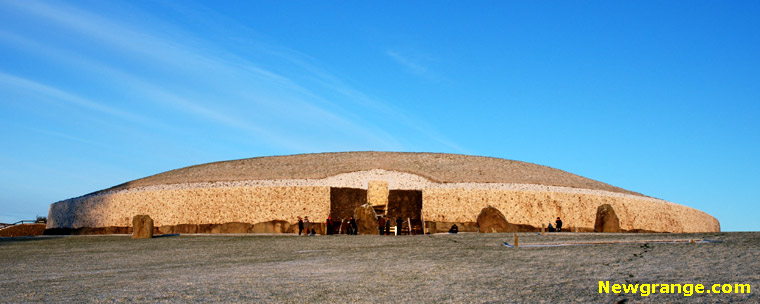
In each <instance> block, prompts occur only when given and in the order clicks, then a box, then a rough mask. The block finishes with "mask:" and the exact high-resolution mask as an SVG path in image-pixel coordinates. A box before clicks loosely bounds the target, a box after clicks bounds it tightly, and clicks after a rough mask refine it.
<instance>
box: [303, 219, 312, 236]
mask: <svg viewBox="0 0 760 304" xmlns="http://www.w3.org/2000/svg"><path fill="white" fill-rule="evenodd" d="M303 229H306V236H309V231H311V230H309V217H308V216H304V217H303Z"/></svg>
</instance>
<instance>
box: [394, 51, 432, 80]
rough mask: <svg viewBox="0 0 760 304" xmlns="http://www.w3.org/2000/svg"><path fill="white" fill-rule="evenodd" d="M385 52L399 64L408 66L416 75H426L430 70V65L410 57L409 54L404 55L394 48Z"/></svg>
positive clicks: (408, 69) (407, 68)
mask: <svg viewBox="0 0 760 304" xmlns="http://www.w3.org/2000/svg"><path fill="white" fill-rule="evenodd" d="M385 54H386V55H388V57H390V58H391V59H393V61H395V62H396V63H398V64H401V65H402V66H404V67H405V68H406V70H407V71H409V72H410V73H412V74H415V75H419V76H422V75H425V74H426V73H427V72H428V67H426V66H424V65H422V64H420V63H418V62H416V61H414V60H412V59H410V58H409V57H407V56H404V55H402V54H401V53H399V52H397V51H393V50H388V51H385Z"/></svg>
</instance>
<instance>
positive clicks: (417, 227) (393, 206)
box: [387, 190, 422, 234]
mask: <svg viewBox="0 0 760 304" xmlns="http://www.w3.org/2000/svg"><path fill="white" fill-rule="evenodd" d="M387 215H388V218H390V219H391V220H392V221H393V223H394V224H395V220H396V218H398V217H400V218H401V219H402V220H403V225H402V230H403V231H402V232H403V233H404V234H408V233H410V232H411V233H413V234H419V233H422V220H421V219H422V191H420V190H390V191H389V193H388V212H387ZM409 223H411V227H409Z"/></svg>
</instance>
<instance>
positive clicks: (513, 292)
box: [0, 232, 760, 303]
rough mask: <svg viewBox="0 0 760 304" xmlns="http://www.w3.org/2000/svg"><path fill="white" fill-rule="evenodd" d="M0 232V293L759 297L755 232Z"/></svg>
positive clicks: (98, 298) (184, 297)
mask: <svg viewBox="0 0 760 304" xmlns="http://www.w3.org/2000/svg"><path fill="white" fill-rule="evenodd" d="M518 235H519V236H520V244H530V243H573V242H597V241H632V240H641V241H646V240H649V241H651V240H663V239H701V238H704V239H710V240H717V241H721V242H720V243H707V244H662V243H653V242H648V243H637V244H599V245H578V246H556V247H532V248H508V247H506V246H504V245H503V243H504V242H505V241H506V242H509V243H512V242H513V235H512V234H477V233H463V234H459V235H448V234H444V235H432V236H399V237H388V236H316V237H295V236H289V235H272V236H262V235H181V236H164V237H158V238H153V239H144V240H132V239H130V238H129V236H114V235H111V236H67V237H28V238H0V275H1V277H2V281H0V299H2V300H1V301H2V302H6V303H25V302H55V303H72V302H109V303H121V302H149V303H163V302H182V303H185V302H204V303H205V302H225V303H229V302H289V303H291V302H360V303H368V302H386V303H399V302H401V303H407V302H423V303H439V302H449V303H473V302H474V303H483V302H492V303H493V302H510V303H514V302H518V303H565V302H584V303H586V302H591V303H619V302H621V301H622V302H628V303H635V302H653V303H661V302H679V303H681V302H704V303H715V302H743V303H759V302H760V297H758V293H760V289H758V288H760V284H758V283H760V262H759V261H758V260H759V258H760V232H745V233H709V234H594V233H577V234H574V233H556V234H551V235H545V236H539V235H537V234H533V233H520V234H518ZM607 280H608V281H610V282H611V283H612V284H616V283H621V284H623V283H679V284H689V283H693V284H704V285H706V286H708V287H707V288H708V289H709V287H710V286H711V285H712V284H715V283H721V284H723V283H731V284H734V283H740V284H751V293H750V294H694V295H692V296H690V297H685V296H683V295H665V294H653V295H650V296H648V297H642V296H641V295H638V294H636V295H631V294H619V295H616V294H600V293H599V281H607Z"/></svg>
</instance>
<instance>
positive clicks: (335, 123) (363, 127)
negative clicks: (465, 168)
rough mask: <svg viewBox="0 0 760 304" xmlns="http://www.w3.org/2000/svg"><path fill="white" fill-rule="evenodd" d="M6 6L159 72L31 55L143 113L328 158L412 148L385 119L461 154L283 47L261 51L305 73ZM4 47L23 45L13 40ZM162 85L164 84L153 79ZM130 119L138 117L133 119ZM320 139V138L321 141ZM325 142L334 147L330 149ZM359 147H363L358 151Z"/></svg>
mask: <svg viewBox="0 0 760 304" xmlns="http://www.w3.org/2000/svg"><path fill="white" fill-rule="evenodd" d="M4 5H6V6H10V7H13V8H15V9H16V10H19V11H21V12H23V13H24V14H26V15H29V16H35V17H36V18H41V19H43V20H44V22H46V23H50V24H51V25H54V26H56V27H60V28H61V29H65V30H67V31H70V32H71V33H73V34H74V35H76V36H79V37H85V38H87V39H91V40H93V41H96V42H97V44H99V45H103V46H104V47H106V48H107V49H108V52H111V53H113V54H116V55H117V56H121V57H123V58H125V59H127V60H139V62H142V63H147V62H152V63H154V65H153V66H152V67H149V68H150V69H154V70H155V72H153V73H151V74H149V75H147V76H149V77H145V76H146V75H145V74H144V73H145V72H142V71H141V72H137V71H134V70H132V69H130V68H128V67H124V66H113V63H99V62H97V59H93V58H87V57H84V56H83V55H80V54H77V53H76V52H68V53H67V52H66V50H57V49H55V46H53V45H48V44H45V45H35V43H27V47H29V48H30V49H33V50H35V51H37V52H41V53H48V54H47V55H46V57H48V58H49V57H57V60H58V61H60V62H68V63H69V64H71V65H74V66H76V67H77V68H81V69H84V70H87V71H89V72H91V73H95V74H98V75H102V76H103V78H104V79H110V80H111V81H112V83H119V84H120V85H121V86H122V87H123V88H124V89H126V90H128V92H129V94H130V95H133V96H138V97H139V99H138V100H136V101H135V102H136V103H133V104H132V106H133V107H137V104H138V103H139V104H142V106H149V107H155V105H163V106H164V107H169V108H172V109H175V110H176V111H177V112H178V113H187V114H190V115H192V116H194V117H197V118H200V119H202V120H204V121H206V122H208V123H213V124H216V125H219V126H224V127H226V128H229V129H234V130H238V131H241V132H245V133H248V134H250V135H252V136H254V138H256V139H257V140H260V141H263V142H267V143H270V144H272V145H277V146H280V147H282V148H285V149H287V150H291V151H313V150H320V149H322V148H324V147H327V146H333V147H336V146H341V145H342V144H341V142H351V143H357V142H358V143H360V145H359V146H364V145H361V143H362V142H363V143H365V145H368V146H371V147H374V148H379V149H403V146H404V143H403V142H402V141H401V140H399V139H398V138H397V137H398V134H396V135H394V134H391V133H389V132H388V131H387V130H385V129H384V128H383V127H382V126H380V125H378V122H379V121H383V119H382V117H383V116H388V117H394V119H396V120H398V121H400V123H402V124H405V125H406V126H408V129H410V130H414V131H415V132H420V133H422V134H425V135H426V136H427V137H429V138H432V139H434V140H436V141H438V142H440V143H442V144H443V145H446V146H449V147H452V148H454V149H456V150H458V151H461V149H460V148H459V147H457V146H456V145H455V144H453V143H452V142H451V141H450V140H447V139H446V138H445V137H444V136H442V135H440V134H436V132H435V131H434V128H432V127H430V126H429V125H427V124H425V123H424V122H422V121H421V120H420V119H419V118H410V117H409V114H407V113H404V111H402V110H400V109H398V108H396V107H393V106H391V105H389V104H388V103H385V102H382V101H379V100H378V99H376V98H372V97H368V96H367V95H366V94H364V93H362V92H360V91H358V90H356V89H354V88H352V87H351V86H350V85H347V84H346V83H345V81H343V80H341V79H340V78H338V77H335V76H334V75H332V74H331V73H329V72H328V71H327V69H324V68H320V67H318V65H316V64H314V63H313V62H315V60H313V58H309V56H308V55H305V54H302V53H300V52H297V51H294V50H290V49H287V48H285V47H281V46H266V43H264V44H262V45H264V46H262V47H261V48H260V49H259V51H263V52H267V53H269V55H272V56H274V57H277V58H280V60H285V61H287V62H288V63H289V65H290V66H292V67H295V68H296V69H297V70H293V71H283V70H282V69H280V70H278V71H273V70H271V69H267V68H263V67H262V66H260V65H258V64H255V63H254V62H251V61H249V60H248V59H247V58H246V55H245V54H241V53H238V52H237V51H236V50H235V49H234V48H224V47H221V46H218V45H216V44H214V43H209V42H207V41H203V40H202V39H200V38H197V37H193V39H190V40H187V39H185V38H187V37H189V36H190V37H191V36H192V33H178V32H172V31H168V32H166V31H161V32H156V31H154V30H153V29H152V27H151V26H150V24H147V25H146V24H145V23H143V25H142V26H140V25H135V24H129V23H120V22H119V21H115V20H113V19H112V18H109V17H108V16H103V15H99V14H96V13H92V12H90V11H87V10H85V9H82V8H78V7H74V6H70V5H68V4H64V3H55V2H53V3H46V2H37V1H19V2H10V3H8V2H6V3H5V4H4ZM204 13H208V12H204ZM218 22H223V23H224V24H220V25H218V26H219V27H220V28H230V26H229V24H226V23H228V22H233V21H230V20H223V21H218ZM232 28H235V29H238V30H241V31H243V32H247V31H250V30H249V29H246V28H245V27H244V26H242V25H240V24H233V26H232ZM243 36H244V35H243ZM176 37H184V38H180V39H178V38H176ZM5 38H6V39H11V38H12V39H16V40H18V39H21V40H23V38H19V37H11V36H8V35H6V36H5ZM0 39H2V37H0ZM61 54H63V55H61ZM388 55H389V56H391V57H392V58H394V60H397V61H399V62H400V63H402V64H403V65H405V66H407V67H408V68H409V69H410V70H411V71H412V72H414V73H423V74H424V73H426V72H427V68H426V67H424V66H421V65H419V64H415V63H414V62H412V61H411V60H408V59H406V58H405V57H403V56H402V55H400V54H398V53H397V52H389V54H388ZM287 74H291V75H310V77H309V79H311V80H312V81H313V83H314V84H318V85H319V86H320V87H314V86H313V85H310V84H307V83H304V82H303V81H302V80H298V81H297V80H294V79H293V78H292V77H290V76H288V75H287ZM13 77H14V76H10V75H6V77H5V78H6V79H5V80H6V81H11V80H13V81H14V82H15V83H16V85H25V86H27V87H28V88H30V89H33V90H37V91H43V92H46V94H50V95H56V96H57V97H59V98H62V99H63V100H68V101H69V102H75V103H78V104H79V105H80V106H84V107H89V108H92V109H95V110H98V111H101V112H104V113H109V114H110V115H121V116H122V118H125V119H126V118H130V119H138V118H140V117H139V116H138V115H136V114H134V113H130V112H127V111H125V110H123V109H120V108H116V107H109V106H105V105H104V104H101V103H97V102H93V101H91V100H86V99H83V98H79V97H76V96H75V95H73V94H71V93H67V92H63V91H61V90H58V89H56V88H54V87H52V86H46V85H43V84H41V83H35V82H34V81H32V80H29V79H21V78H18V77H16V78H13ZM156 77H161V78H158V79H155V78H156ZM147 78H153V79H150V80H149V79H147ZM325 92H329V93H327V94H325ZM336 94H337V95H338V96H342V97H341V99H340V100H335V99H333V98H331V97H328V96H335V95H336ZM148 102H150V103H153V105H150V104H148ZM283 109H287V110H285V111H284V110H283ZM374 112H376V113H377V114H371V115H374V116H373V117H368V116H367V114H366V113H374ZM137 113H140V110H137ZM130 115H131V116H134V117H126V116H130ZM151 115H152V114H151ZM142 118H143V119H145V117H142ZM297 126H300V128H299V127H297ZM298 130H301V131H302V132H299V131H298ZM317 134H318V135H317ZM315 135H316V136H317V137H319V138H315ZM327 142H333V144H332V145H327V144H323V143H327ZM353 146H354V147H359V146H357V145H355V144H354V145H353Z"/></svg>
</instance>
